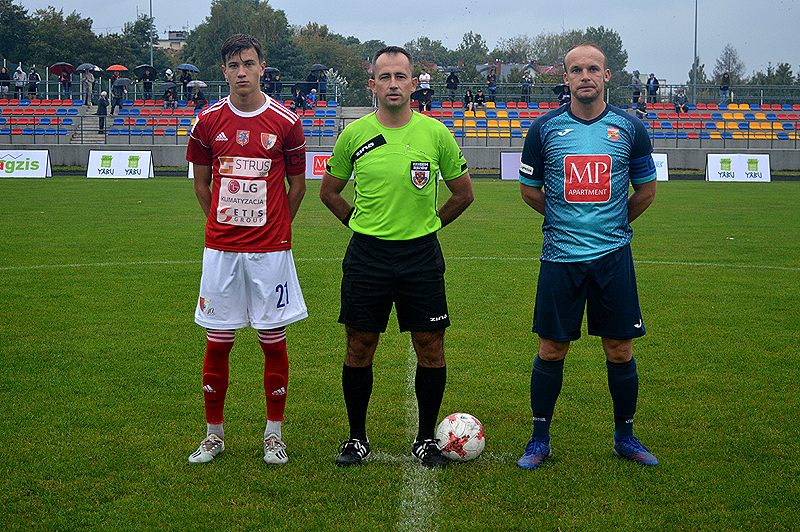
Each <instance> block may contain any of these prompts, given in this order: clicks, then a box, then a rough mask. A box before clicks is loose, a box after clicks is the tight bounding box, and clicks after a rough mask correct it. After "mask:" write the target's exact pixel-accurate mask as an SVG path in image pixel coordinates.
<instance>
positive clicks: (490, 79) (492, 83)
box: [486, 69, 497, 102]
mask: <svg viewBox="0 0 800 532" xmlns="http://www.w3.org/2000/svg"><path fill="white" fill-rule="evenodd" d="M486 84H487V85H488V86H489V101H490V102H493V101H494V98H495V93H496V92H497V74H496V73H495V70H494V69H491V70H489V75H488V76H486Z"/></svg>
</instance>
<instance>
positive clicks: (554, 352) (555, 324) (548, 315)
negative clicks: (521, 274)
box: [517, 42, 658, 469]
mask: <svg viewBox="0 0 800 532" xmlns="http://www.w3.org/2000/svg"><path fill="white" fill-rule="evenodd" d="M610 78H611V71H610V70H609V69H608V64H607V59H606V56H605V54H604V53H603V52H602V50H601V49H600V48H599V47H598V46H597V45H595V44H594V43H590V42H583V43H580V44H578V45H576V46H574V47H573V48H572V49H570V50H569V51H568V52H567V54H566V55H565V56H564V81H565V82H566V83H568V84H569V88H570V92H571V94H572V100H571V103H570V104H569V105H562V106H561V107H559V108H558V109H556V110H553V111H551V112H550V113H548V114H546V115H544V116H541V117H540V118H539V119H537V120H536V121H535V122H534V123H533V124H532V126H531V128H530V130H529V131H528V134H527V137H526V139H525V147H524V149H523V152H522V161H521V164H520V172H519V175H520V190H521V193H522V198H523V200H524V201H525V203H527V204H528V205H530V206H531V207H532V208H533V209H534V210H535V211H536V212H538V213H540V214H542V215H543V216H544V223H543V224H542V232H543V234H544V242H543V245H542V256H541V266H540V271H539V279H538V287H537V292H536V305H535V309H534V317H533V332H535V333H537V334H538V336H539V352H538V355H537V356H536V359H535V360H534V363H533V371H532V373H531V408H532V410H533V435H532V437H531V439H530V441H529V443H528V445H527V446H526V447H525V452H524V454H523V456H522V457H521V458H520V459H519V460H518V461H517V465H518V466H519V467H521V468H524V469H535V468H537V467H539V466H540V465H541V463H542V461H543V460H544V459H545V458H547V457H549V456H551V455H552V450H551V447H550V422H551V420H552V417H553V411H554V409H555V404H556V401H557V399H558V395H559V393H560V392H561V385H562V382H563V373H564V359H565V357H566V355H567V351H568V350H569V345H570V342H571V341H573V340H577V339H578V338H579V337H580V334H581V322H582V319H583V313H584V309H585V310H586V313H587V322H588V332H589V334H591V335H594V336H600V337H601V338H602V345H603V351H604V352H605V355H606V366H607V371H608V386H609V390H610V392H611V397H612V400H613V404H614V447H613V453H614V454H615V455H616V456H619V457H622V458H627V459H629V460H633V461H635V462H638V463H641V464H645V465H656V464H657V463H658V460H656V458H655V457H654V456H653V455H652V454H650V452H649V451H648V449H647V448H646V447H645V446H644V445H642V444H641V443H640V442H639V440H638V439H636V437H635V436H634V435H633V417H634V413H635V411H636V400H637V396H638V389H639V381H638V374H637V370H636V362H635V360H634V358H633V352H632V345H633V338H637V337H640V336H642V335H644V333H645V330H644V325H643V322H642V315H641V310H640V308H639V298H638V294H637V289H636V276H635V273H634V268H633V257H632V255H631V248H630V242H631V236H632V230H631V226H630V222H632V221H633V220H635V219H636V218H637V217H638V216H639V215H640V214H642V212H644V210H645V209H647V207H648V206H650V204H651V203H652V202H653V199H654V197H655V193H656V170H655V165H654V164H653V158H652V155H651V152H652V146H651V144H650V138H649V136H648V134H647V130H646V129H645V127H644V124H642V122H641V121H640V120H639V119H637V118H634V117H632V116H630V115H628V114H627V113H625V112H623V111H620V110H619V109H617V108H615V107H612V106H610V105H608V104H607V103H606V102H605V101H604V99H603V91H604V88H605V83H606V82H608V80H609V79H610ZM629 185H632V186H633V193H632V194H630V195H628V191H629Z"/></svg>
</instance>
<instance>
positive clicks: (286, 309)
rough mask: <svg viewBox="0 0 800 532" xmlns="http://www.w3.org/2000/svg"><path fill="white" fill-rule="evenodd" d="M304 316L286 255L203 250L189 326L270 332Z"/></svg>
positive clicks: (289, 256) (288, 253) (291, 261)
mask: <svg viewBox="0 0 800 532" xmlns="http://www.w3.org/2000/svg"><path fill="white" fill-rule="evenodd" d="M306 317H308V310H307V309H306V303H305V301H304V300H303V293H302V292H301V291H300V283H299V281H298V280H297V272H296V271H295V268H294V258H293V257H292V251H291V250H287V251H274V252H270V253H235V252H232V251H218V250H215V249H208V248H205V250H204V251H203V275H202V277H201V279H200V297H199V298H198V300H197V308H196V309H195V312H194V321H195V323H197V324H198V325H200V326H202V327H205V328H207V329H243V328H245V327H247V326H248V325H250V326H252V327H253V328H254V329H276V328H278V327H283V326H284V325H288V324H290V323H294V322H296V321H299V320H302V319H303V318H306Z"/></svg>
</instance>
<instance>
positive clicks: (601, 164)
mask: <svg viewBox="0 0 800 532" xmlns="http://www.w3.org/2000/svg"><path fill="white" fill-rule="evenodd" d="M652 151H653V148H652V145H651V143H650V137H649V136H648V134H647V130H646V129H645V127H644V124H643V123H642V122H641V120H639V119H638V118H635V117H632V116H630V115H628V114H627V113H625V112H624V111H620V110H619V109H617V108H616V107H612V106H610V105H607V106H606V109H605V111H604V112H603V113H602V114H601V115H600V116H599V117H597V118H595V119H594V120H591V121H589V122H587V121H585V120H581V119H579V118H577V117H576V116H574V115H573V114H572V113H571V112H570V106H569V105H563V106H561V107H559V108H558V109H557V110H555V111H551V112H549V113H547V114H546V115H544V116H541V117H539V118H538V119H537V120H535V121H534V122H533V124H532V125H531V128H530V130H529V131H528V134H527V136H526V137H525V146H524V148H523V151H522V160H521V164H520V171H519V179H520V183H522V184H523V185H528V186H531V187H536V188H541V187H544V193H545V215H544V223H543V224H542V233H543V234H544V243H543V245H542V257H541V258H542V260H547V261H553V262H588V261H593V260H596V259H598V258H600V257H602V256H603V255H606V254H608V253H610V252H612V251H615V250H617V249H619V248H621V247H623V246H625V245H627V244H629V243H630V242H631V238H632V235H633V231H632V229H631V226H630V224H629V223H628V187H629V185H630V183H633V184H642V183H647V182H648V181H652V180H653V179H655V178H656V170H655V164H654V163H653V156H652Z"/></svg>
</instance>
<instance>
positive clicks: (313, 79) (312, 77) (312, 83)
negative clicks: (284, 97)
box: [306, 72, 319, 92]
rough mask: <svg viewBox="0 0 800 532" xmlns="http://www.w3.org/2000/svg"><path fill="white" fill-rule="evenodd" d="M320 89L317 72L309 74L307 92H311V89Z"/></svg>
mask: <svg viewBox="0 0 800 532" xmlns="http://www.w3.org/2000/svg"><path fill="white" fill-rule="evenodd" d="M318 88H319V80H318V79H317V73H316V72H309V73H308V77H307V78H306V90H307V91H309V92H311V89H318Z"/></svg>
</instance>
